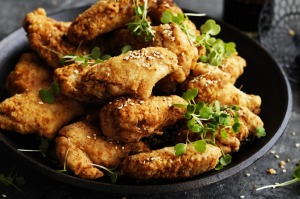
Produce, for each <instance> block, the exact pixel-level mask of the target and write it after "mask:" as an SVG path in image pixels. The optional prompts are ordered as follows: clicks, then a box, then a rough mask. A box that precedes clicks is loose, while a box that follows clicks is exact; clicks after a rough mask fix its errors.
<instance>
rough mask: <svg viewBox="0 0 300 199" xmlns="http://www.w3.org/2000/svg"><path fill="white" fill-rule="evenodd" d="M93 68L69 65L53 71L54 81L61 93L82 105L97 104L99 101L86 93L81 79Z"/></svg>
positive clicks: (74, 64) (75, 64)
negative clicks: (82, 103)
mask: <svg viewBox="0 0 300 199" xmlns="http://www.w3.org/2000/svg"><path fill="white" fill-rule="evenodd" d="M92 67H93V66H91V65H88V66H82V65H78V64H77V63H73V64H69V65H66V66H64V67H61V68H57V69H55V71H54V80H56V81H57V83H58V84H59V87H60V90H61V92H62V93H63V94H64V95H66V96H68V97H71V98H73V99H75V100H77V101H80V102H84V103H99V99H98V98H97V97H95V96H93V95H91V94H88V93H86V91H85V89H84V85H83V81H82V77H83V76H84V75H85V74H86V73H87V72H88V71H89V70H90V69H91V68H92Z"/></svg>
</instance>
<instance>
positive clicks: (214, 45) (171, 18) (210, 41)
mask: <svg viewBox="0 0 300 199" xmlns="http://www.w3.org/2000/svg"><path fill="white" fill-rule="evenodd" d="M201 16H203V15H201ZM187 20H188V16H187V15H186V14H182V13H178V14H174V13H172V12H171V11H170V10H167V11H165V12H164V13H163V14H162V17H161V19H160V21H161V22H162V23H163V24H169V23H176V24H177V25H178V26H179V27H180V28H181V30H182V31H183V32H184V33H185V34H186V35H187V37H188V39H189V41H190V43H191V44H193V45H194V46H203V47H204V48H205V49H206V52H207V55H203V56H200V57H199V61H200V62H203V63H209V64H211V65H213V66H219V65H221V63H222V61H223V59H224V58H225V57H230V56H232V55H233V54H234V53H235V52H236V49H235V43H233V42H229V43H225V42H223V40H221V39H218V38H215V37H213V36H216V35H218V34H219V33H220V31H221V27H220V25H218V24H217V23H216V22H215V20H213V19H208V20H207V21H206V22H205V23H204V24H203V25H202V26H201V27H200V32H201V34H200V35H199V34H197V33H196V32H195V30H193V29H192V28H189V27H188V26H187V24H186V23H185V22H186V21H187Z"/></svg>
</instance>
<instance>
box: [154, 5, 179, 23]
mask: <svg viewBox="0 0 300 199" xmlns="http://www.w3.org/2000/svg"><path fill="white" fill-rule="evenodd" d="M154 5H155V7H154V6H153V4H152V5H151V7H150V9H149V15H150V16H151V19H152V20H153V22H154V23H155V25H159V24H161V21H160V19H161V17H162V15H163V13H164V12H165V11H171V12H172V13H174V14H177V13H183V11H182V9H181V8H180V7H178V6H177V4H176V3H175V2H174V1H172V0H156V4H154Z"/></svg>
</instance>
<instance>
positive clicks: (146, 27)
mask: <svg viewBox="0 0 300 199" xmlns="http://www.w3.org/2000/svg"><path fill="white" fill-rule="evenodd" d="M144 2H145V3H144V5H143V6H139V1H138V0H137V1H135V7H134V13H135V19H134V20H133V21H132V22H130V23H128V24H127V28H128V30H130V31H131V32H132V33H133V34H134V35H138V36H140V35H143V36H145V41H150V40H151V39H152V38H153V37H154V31H153V30H152V27H151V23H150V22H149V21H148V20H147V12H148V11H147V10H148V0H145V1H144Z"/></svg>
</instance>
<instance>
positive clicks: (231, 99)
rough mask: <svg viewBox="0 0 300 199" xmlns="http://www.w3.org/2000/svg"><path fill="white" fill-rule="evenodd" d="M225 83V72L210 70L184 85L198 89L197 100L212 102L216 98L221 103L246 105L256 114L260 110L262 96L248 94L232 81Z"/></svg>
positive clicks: (187, 87)
mask: <svg viewBox="0 0 300 199" xmlns="http://www.w3.org/2000/svg"><path fill="white" fill-rule="evenodd" d="M225 81H227V80H225ZM224 83H225V82H224V73H220V72H218V71H210V72H208V73H205V74H203V75H199V76H197V77H193V78H192V79H191V80H189V81H188V82H186V83H185V86H184V87H185V88H186V89H187V90H188V89H194V88H196V89H198V95H197V97H196V101H204V102H206V103H212V102H214V101H215V100H218V101H219V102H220V104H221V105H238V106H245V107H247V108H249V109H250V110H251V111H252V112H253V113H255V114H258V113H259V112H260V105H261V98H260V96H258V95H254V94H247V93H245V92H243V91H241V90H240V89H238V88H236V87H235V86H234V85H233V84H232V83H230V82H229V83H225V84H224Z"/></svg>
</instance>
